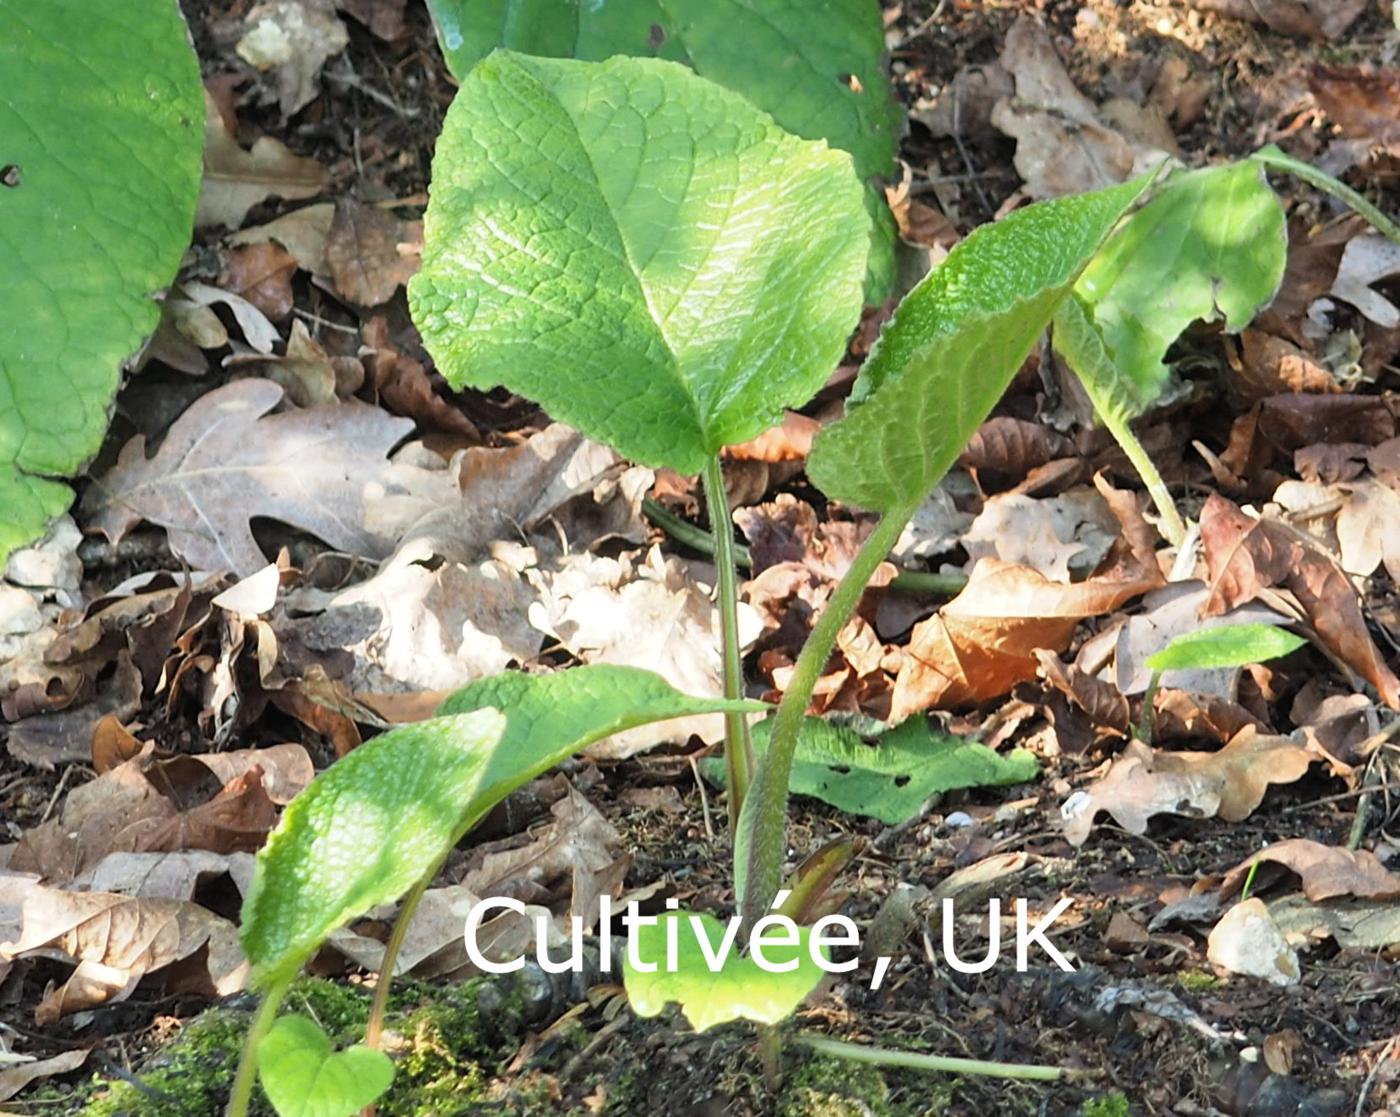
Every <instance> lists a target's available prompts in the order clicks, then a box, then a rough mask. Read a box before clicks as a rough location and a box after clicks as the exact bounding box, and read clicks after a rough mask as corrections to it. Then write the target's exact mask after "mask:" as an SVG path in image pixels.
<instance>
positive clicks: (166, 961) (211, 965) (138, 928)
mask: <svg viewBox="0 0 1400 1117" xmlns="http://www.w3.org/2000/svg"><path fill="white" fill-rule="evenodd" d="M22 917H23V928H22V930H21V932H20V937H19V939H18V941H16V942H11V943H0V958H3V959H13V958H17V957H20V956H22V955H24V954H26V953H29V952H36V951H41V950H45V949H49V948H52V949H56V950H58V951H59V952H60V953H61V954H63V955H65V956H67V957H68V958H71V959H72V960H74V961H75V962H77V963H78V967H77V969H76V970H74V972H73V973H72V975H71V976H70V977H69V979H68V981H67V982H65V983H64V984H63V985H61V986H59V987H58V988H57V989H55V990H54V991H53V992H51V993H49V994H48V995H47V996H46V997H45V998H44V999H43V1001H42V1002H40V1004H39V1006H38V1007H37V1008H36V1009H35V1012H34V1018H35V1021H36V1022H37V1023H38V1024H39V1025H40V1026H47V1025H50V1024H53V1023H54V1022H55V1021H57V1020H58V1019H60V1018H61V1017H63V1016H67V1015H69V1014H71V1013H74V1012H80V1011H82V1010H83V1009H86V1008H93V1007H95V1006H96V1005H101V1004H110V1003H112V1002H114V1001H121V1000H125V999H126V998H127V997H128V996H130V995H131V993H132V991H133V990H134V989H135V988H136V983H137V982H138V981H140V980H141V978H142V977H144V976H145V975H146V974H148V973H152V972H154V971H156V970H160V969H163V968H164V967H166V966H169V965H171V964H172V963H174V962H178V961H180V960H181V959H184V958H188V957H189V956H190V955H192V954H194V952H195V951H197V950H199V949H200V948H201V947H205V946H207V947H208V950H207V957H206V966H207V970H208V977H209V982H210V984H211V985H212V986H213V991H214V992H217V993H219V994H220V995H227V994H229V993H236V992H238V991H239V990H240V989H242V988H243V985H244V982H245V980H246V978H247V974H248V963H247V960H246V959H245V958H244V957H243V951H242V948H241V947H240V946H239V944H238V929H237V928H236V927H234V925H233V924H232V923H230V922H229V921H228V920H227V919H223V918H221V917H220V916H217V915H215V914H214V913H213V912H211V911H208V910H207V909H205V908H202V907H200V906H199V905H198V904H192V903H189V902H186V901H182V900H154V899H145V898H140V897H131V896H121V895H117V894H114V893H107V892H65V891H61V890H59V889H57V888H48V887H45V886H43V885H34V886H32V888H31V889H30V890H29V893H28V894H27V895H26V896H25V899H24V906H23V909H22Z"/></svg>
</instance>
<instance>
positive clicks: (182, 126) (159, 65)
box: [0, 0, 204, 569]
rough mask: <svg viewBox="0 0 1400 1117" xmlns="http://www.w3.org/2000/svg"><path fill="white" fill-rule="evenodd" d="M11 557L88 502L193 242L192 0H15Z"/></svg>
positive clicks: (9, 261)
mask: <svg viewBox="0 0 1400 1117" xmlns="http://www.w3.org/2000/svg"><path fill="white" fill-rule="evenodd" d="M0 74H3V75H4V78H3V80H0V259H3V260H4V264H3V266H0V508H3V509H4V514H3V515H0V569H2V568H3V566H4V563H5V559H6V557H7V556H8V555H9V553H10V552H11V551H13V550H14V549H15V548H17V547H21V546H23V545H24V544H26V543H28V542H30V541H31V540H33V539H35V538H37V537H38V536H39V535H40V534H41V533H42V532H43V530H44V527H45V525H46V524H47V523H48V521H49V520H50V519H51V518H52V517H54V516H56V515H58V514H59V513H61V512H63V511H64V509H66V508H67V507H68V505H69V504H70V503H71V502H72V499H73V494H72V492H71V490H70V489H69V488H68V486H67V485H64V484H62V483H61V482H59V481H56V480H52V478H59V477H69V476H71V475H72V474H74V473H76V472H77V471H78V469H80V468H81V467H82V465H83V464H84V463H85V462H86V461H87V460H88V459H89V458H91V457H92V456H93V455H94V454H96V453H97V450H98V447H99V446H100V445H101V443H102V435H103V432H104V431H105V430H106V429H107V413H108V408H109V407H110V405H111V402H112V393H113V392H114V391H115V390H116V387H117V383H118V380H119V378H120V374H121V366H122V362H123V361H125V360H126V359H127V358H128V357H130V356H131V355H132V353H134V352H135V351H136V350H137V349H138V348H139V347H140V345H141V343H142V341H143V339H145V338H146V337H147V336H148V335H149V334H150V333H151V332H152V331H153V330H154V329H155V326H156V322H157V320H158V319H159V317H160V311H159V308H158V307H157V305H156V302H155V300H154V298H153V296H154V295H156V294H157V293H158V292H159V291H160V290H161V288H163V287H164V286H165V285H166V284H168V283H169V282H170V280H171V278H172V277H173V276H174V275H175V269H176V268H177V267H178V265H179V263H180V256H181V254H182V253H183V252H184V250H185V246H186V245H187V244H189V239H190V229H191V227H192V225H193V222H194V209H195V202H196V201H197V200H198V196H199V178H200V152H201V150H202V147H203V128H204V100H203V92H202V90H201V88H200V82H199V63H198V61H197V60H196V59H195V56H194V51H193V50H192V49H191V48H190V44H189V34H188V32H187V31H186V29H185V21H184V20H183V19H182V18H181V16H180V9H179V7H178V6H177V5H176V3H175V0H122V2H121V3H118V4H93V3H90V2H89V0H44V2H43V3H39V4H36V3H33V2H32V0H0Z"/></svg>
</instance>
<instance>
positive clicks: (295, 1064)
mask: <svg viewBox="0 0 1400 1117" xmlns="http://www.w3.org/2000/svg"><path fill="white" fill-rule="evenodd" d="M258 1078H259V1080H260V1081H261V1082H262V1087H263V1090H264V1091H266V1093H267V1098H268V1100H269V1101H270V1102H272V1106H273V1108H274V1109H276V1110H277V1113H278V1115H279V1117H351V1114H355V1113H359V1112H360V1110H362V1109H364V1107H365V1106H367V1105H369V1104H370V1103H372V1102H374V1101H376V1100H377V1099H378V1098H379V1097H380V1096H381V1095H382V1094H383V1093H384V1091H386V1090H387V1089H388V1088H389V1085H390V1083H392V1082H393V1080H394V1063H393V1060H391V1059H390V1058H389V1056H388V1055H386V1054H384V1052H382V1051H374V1050H371V1049H370V1048H368V1047H365V1046H364V1045H363V1044H358V1043H357V1044H355V1045H354V1046H353V1047H347V1048H346V1049H345V1050H344V1051H332V1050H331V1042H330V1040H329V1039H328V1038H327V1037H326V1033H325V1032H323V1031H322V1030H321V1029H320V1027H319V1026H318V1025H317V1024H316V1023H315V1022H314V1021H312V1020H309V1019H307V1018H306V1017H305V1016H282V1017H279V1018H278V1019H277V1022H276V1023H275V1024H273V1025H272V1028H271V1030H270V1031H269V1032H268V1033H267V1035H265V1036H264V1037H263V1038H262V1042H261V1043H259V1044H258Z"/></svg>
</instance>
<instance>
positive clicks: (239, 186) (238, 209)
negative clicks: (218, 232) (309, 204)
mask: <svg viewBox="0 0 1400 1117" xmlns="http://www.w3.org/2000/svg"><path fill="white" fill-rule="evenodd" d="M327 178H328V176H327V172H326V168H325V167H323V166H322V165H321V164H320V163H318V162H316V160H314V159H304V158H302V157H301V156H300V155H296V154H295V153H293V152H292V151H291V150H290V149H289V148H288V147H287V146H286V145H285V144H283V143H281V142H279V141H277V140H274V139H273V138H272V137H271V136H262V137H260V138H259V139H258V140H257V141H256V142H255V143H254V144H253V146H252V149H251V150H245V149H244V148H243V147H241V146H240V145H239V143H238V141H237V140H236V139H235V138H234V137H233V134H232V133H231V132H230V131H229V129H228V125H227V124H226V123H225V121H224V118H223V116H222V115H221V114H220V112H219V109H218V106H217V105H215V104H214V103H213V102H212V100H211V99H210V98H209V96H208V94H207V93H206V94H205V105H204V180H203V187H202V189H201V192H200V195H199V210H198V212H197V213H196V215H195V225H196V226H197V227H199V228H206V227H208V226H211V225H223V226H225V227H226V228H229V229H236V228H238V226H239V225H241V224H242V223H243V219H244V218H245V217H246V216H247V215H248V211H249V210H250V209H252V208H253V207H254V206H255V205H257V204H258V203H259V202H263V201H266V200H267V199H268V198H272V197H278V198H286V199H288V200H294V199H299V198H310V197H313V196H315V195H316V194H319V193H320V192H321V191H322V190H324V189H325V188H326V182H327Z"/></svg>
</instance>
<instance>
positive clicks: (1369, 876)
mask: <svg viewBox="0 0 1400 1117" xmlns="http://www.w3.org/2000/svg"><path fill="white" fill-rule="evenodd" d="M1260 863H1264V864H1266V865H1282V866H1284V867H1285V868H1287V869H1288V870H1290V871H1291V872H1292V873H1294V874H1295V875H1296V876H1297V877H1298V878H1299V879H1300V880H1301V881H1302V883H1303V895H1304V896H1306V897H1307V898H1308V899H1309V900H1312V901H1313V902H1314V903H1317V902H1320V901H1322V900H1331V899H1335V898H1336V897H1338V896H1351V897H1354V898H1356V899H1358V900H1400V873H1392V872H1391V871H1390V870H1389V869H1387V868H1386V867H1385V866H1384V865H1382V864H1381V863H1380V861H1379V859H1378V858H1377V857H1376V855H1375V854H1374V853H1371V852H1370V851H1369V850H1365V849H1357V850H1350V849H1342V848H1340V847H1337V846H1326V845H1323V844H1322V843H1321V842H1314V841H1311V840H1309V839H1307V838H1289V839H1287V840H1285V841H1282V842H1275V843H1274V844H1273V845H1270V846H1265V847H1264V848H1263V849H1262V850H1260V851H1259V852H1258V853H1256V854H1253V855H1252V856H1250V857H1247V858H1245V860H1244V861H1242V862H1240V864H1238V865H1236V866H1235V867H1234V868H1233V869H1231V870H1230V871H1229V872H1228V873H1226V874H1225V878H1224V879H1223V880H1222V881H1221V882H1220V892H1221V894H1222V895H1224V896H1232V895H1234V894H1235V893H1236V892H1238V891H1239V890H1240V889H1241V887H1243V885H1244V882H1245V880H1246V879H1247V878H1248V877H1249V875H1250V873H1251V872H1253V871H1254V867H1255V865H1257V864H1260ZM1267 883H1268V881H1267V878H1266V877H1265V876H1263V875H1260V876H1259V877H1258V879H1256V880H1255V883H1254V891H1256V892H1258V891H1259V890H1260V889H1261V888H1263V887H1266V886H1267Z"/></svg>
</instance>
